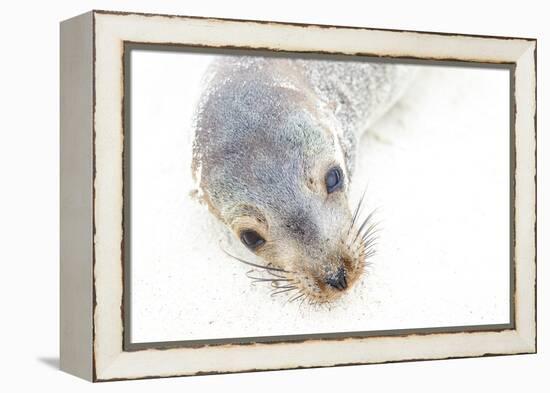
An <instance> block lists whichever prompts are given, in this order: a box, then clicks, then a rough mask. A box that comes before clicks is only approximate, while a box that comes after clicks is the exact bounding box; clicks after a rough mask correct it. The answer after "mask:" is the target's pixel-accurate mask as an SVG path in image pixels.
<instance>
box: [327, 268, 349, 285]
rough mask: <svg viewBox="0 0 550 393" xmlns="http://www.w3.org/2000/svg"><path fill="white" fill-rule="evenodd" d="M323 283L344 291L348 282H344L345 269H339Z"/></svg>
mask: <svg viewBox="0 0 550 393" xmlns="http://www.w3.org/2000/svg"><path fill="white" fill-rule="evenodd" d="M325 282H326V283H327V284H328V285H330V286H331V287H333V288H335V289H338V290H340V291H342V290H344V289H346V288H347V287H348V282H347V281H346V269H344V267H340V268H339V269H338V271H337V272H336V273H335V274H332V275H331V276H328V277H327V279H326V281H325Z"/></svg>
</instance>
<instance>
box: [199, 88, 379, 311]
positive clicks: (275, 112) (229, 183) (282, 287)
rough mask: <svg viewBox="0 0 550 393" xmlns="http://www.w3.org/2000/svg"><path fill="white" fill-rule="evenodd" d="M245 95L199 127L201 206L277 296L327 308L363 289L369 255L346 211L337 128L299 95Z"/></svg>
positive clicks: (346, 174)
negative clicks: (256, 262)
mask: <svg viewBox="0 0 550 393" xmlns="http://www.w3.org/2000/svg"><path fill="white" fill-rule="evenodd" d="M258 90H260V91H258ZM263 93H265V92H263ZM248 94H249V96H248V97H247V98H248V99H249V100H250V101H244V104H243V97H239V98H240V100H239V104H240V105H239V106H232V105H231V102H216V101H217V100H214V102H210V103H209V105H208V107H209V108H211V109H213V108H220V107H223V108H224V111H225V114H223V116H221V115H220V118H218V117H217V116H216V109H213V113H210V115H209V116H204V117H203V118H202V121H201V122H200V123H199V124H198V128H197V134H196V139H195V160H196V161H197V162H196V163H195V165H196V167H199V168H200V176H201V178H200V186H201V188H202V191H203V195H204V198H205V200H206V201H207V203H208V205H209V207H210V209H211V211H212V212H213V213H214V214H216V215H217V216H218V217H219V218H220V219H221V220H222V221H223V222H224V223H225V224H226V225H227V226H228V227H229V228H230V229H231V230H232V232H233V233H234V234H235V236H236V237H237V238H238V239H239V240H240V241H241V242H242V244H243V247H246V248H248V249H249V250H250V251H252V252H253V253H255V254H256V255H257V256H258V257H259V258H261V259H262V260H263V261H265V263H264V265H265V266H266V273H269V274H270V275H271V276H273V277H270V279H271V280H272V284H273V285H274V287H275V292H274V293H282V292H286V291H288V292H289V294H291V296H293V297H292V298H293V299H298V298H305V299H308V300H309V301H310V302H311V303H316V304H320V303H327V302H330V301H332V300H334V299H336V298H338V297H340V296H341V295H342V294H343V293H344V292H345V291H346V290H347V289H349V288H350V287H351V286H352V285H353V284H354V283H355V282H356V281H357V279H358V278H359V277H360V275H361V273H362V272H363V269H364V265H365V256H366V253H367V252H368V247H366V243H365V241H366V240H365V236H364V235H365V234H364V233H362V231H363V230H364V228H358V227H357V225H356V223H355V219H356V215H357V211H355V212H354V214H352V212H351V210H350V208H349V201H348V191H349V186H350V184H349V179H350V174H349V171H348V168H347V167H346V162H345V159H344V153H343V151H342V148H341V146H340V142H339V137H338V135H339V132H340V130H338V129H337V127H338V125H337V122H336V121H335V119H333V118H331V115H330V114H328V113H325V112H324V111H323V110H322V108H320V107H318V106H316V105H315V104H314V103H312V102H310V101H309V100H308V97H307V96H302V95H299V94H296V93H295V92H293V91H291V92H288V91H277V92H275V93H274V92H273V89H270V91H269V94H262V91H261V89H258V86H256V85H255V86H251V90H249V93H248ZM250 95H252V96H250ZM215 97H217V98H218V99H219V98H220V97H223V95H216V96H215ZM233 98H234V97H233ZM281 102H284V103H286V104H285V105H281ZM246 103H249V105H250V106H249V105H247V104H246ZM289 103H290V104H291V105H289ZM214 104H216V105H214ZM227 111H229V112H227ZM224 119H225V121H223V120H224ZM232 119H237V120H238V121H234V120H232ZM220 128H222V129H220ZM363 227H364V225H363Z"/></svg>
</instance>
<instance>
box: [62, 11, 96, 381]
mask: <svg viewBox="0 0 550 393" xmlns="http://www.w3.org/2000/svg"><path fill="white" fill-rule="evenodd" d="M93 18H94V12H93V11H90V12H87V13H84V14H81V15H79V16H75V17H74V18H71V19H68V20H65V21H62V22H61V23H60V25H59V44H60V54H59V62H60V63H59V64H60V85H59V93H60V98H59V104H60V156H59V157H60V165H59V171H60V220H59V221H60V244H59V247H60V259H59V267H60V270H59V290H60V297H59V306H60V314H59V324H60V331H59V335H60V337H59V355H60V356H59V357H60V363H59V367H60V369H61V370H62V371H65V372H67V373H69V374H73V375H75V376H77V377H80V378H83V379H86V380H88V381H93V380H94V367H93V357H94V354H93V339H94V338H93V326H92V325H93V320H92V314H93V305H92V297H93V296H92V293H93V290H94V289H93V288H94V285H93V282H92V281H93V270H92V265H93V244H92V242H93V218H92V216H93V190H92V182H93V169H92V167H93V164H92V161H93V157H92V155H93V153H92V151H93V141H92V133H93V100H94V93H93V79H94V71H93V45H94V37H93Z"/></svg>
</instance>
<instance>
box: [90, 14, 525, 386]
mask: <svg viewBox="0 0 550 393" xmlns="http://www.w3.org/2000/svg"><path fill="white" fill-rule="evenodd" d="M96 12H97V13H105V12H102V11H99V12H98V11H94V16H95V13H96ZM108 14H109V15H113V14H117V13H116V12H108ZM129 14H130V15H133V14H135V13H129ZM137 15H142V16H143V15H148V14H137ZM155 16H158V15H155ZM168 17H174V16H168ZM185 18H191V19H198V18H195V17H185ZM199 19H200V18H199ZM204 19H212V18H204ZM213 19H216V20H220V19H218V18H213ZM222 21H223V19H222ZM237 21H238V20H237ZM247 22H248V21H247ZM251 22H255V21H251ZM272 23H273V24H276V25H292V24H285V23H281V22H272ZM325 27H328V26H325ZM344 28H345V27H344ZM361 29H364V30H371V29H367V28H361ZM390 31H392V32H393V30H390ZM395 32H396V33H398V32H400V31H395ZM413 33H418V32H413ZM425 34H434V33H430V32H428V33H425ZM450 35H452V36H466V37H471V35H455V34H450ZM484 37H486V36H482V37H480V38H484ZM494 38H497V39H507V38H505V37H494ZM522 40H525V41H526V44H527V46H526V51H527V50H528V49H529V45H528V44H530V43H533V41H534V45H533V46H532V48H531V49H532V50H533V52H534V54H535V56H534V62H535V69H534V72H535V75H534V79H535V84H534V89H535V92H536V40H535V39H522ZM94 45H95V39H94ZM466 61H470V60H466ZM527 65H529V64H527ZM94 76H95V72H94ZM529 94H531V92H529ZM94 98H95V94H94ZM534 105H535V108H534V116H535V117H534V118H535V122H534V128H533V130H532V131H533V132H534V136H535V153H536V95H535V97H534ZM517 106H518V105H517V103H516V109H517ZM516 124H517V119H516ZM516 143H517V140H516ZM534 171H535V184H534V185H535V188H536V161H535V166H534ZM534 213H535V214H534V217H533V219H534V223H535V228H534V234H535V235H536V194H535V205H534ZM516 217H517V215H516ZM534 258H535V261H534V262H535V266H534V273H535V275H534V280H535V291H536V248H535V250H534ZM94 284H95V283H94ZM516 301H517V300H516ZM534 301H535V302H536V293H535V297H534ZM534 312H535V315H534V321H533V322H534V323H535V325H534V335H533V334H531V333H532V332H526V331H525V330H524V329H523V328H522V329H521V331H520V330H519V329H516V333H518V335H517V337H516V338H517V339H520V340H521V341H522V342H523V343H524V346H523V350H520V351H517V352H512V353H504V352H503V353H486V354H478V355H465V356H450V357H433V358H426V359H406V358H403V360H393V361H382V362H377V361H374V362H360V363H349V364H371V363H386V362H401V361H411V360H432V359H433V360H435V359H443V358H462V357H474V356H498V355H506V354H521V353H535V352H536V309H535V310H534ZM516 317H517V316H516ZM519 333H522V334H519ZM523 333H525V334H523ZM94 341H95V336H94ZM114 362H115V363H116V361H114ZM346 364H347V363H346ZM346 364H330V365H321V366H315V365H312V366H305V367H307V368H313V367H330V366H338V365H346ZM292 368H304V367H302V366H296V367H293V366H291V367H282V368H277V369H292ZM262 370H266V371H267V370H271V369H270V368H265V369H261V370H253V369H250V370H239V371H216V372H198V373H191V374H185V373H183V374H181V373H176V374H170V375H152V376H143V377H130V378H124V377H121V378H117V377H108V378H104V377H102V376H100V377H97V375H96V372H95V353H94V377H93V380H94V381H107V380H120V379H141V378H155V377H169V376H183V375H202V374H211V373H233V372H244V371H262ZM101 374H103V373H101Z"/></svg>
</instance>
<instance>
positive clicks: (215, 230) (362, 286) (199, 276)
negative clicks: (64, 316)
mask: <svg viewBox="0 0 550 393" xmlns="http://www.w3.org/2000/svg"><path fill="white" fill-rule="evenodd" d="M132 56H133V58H132V78H133V82H132V112H131V113H132V131H131V132H132V139H131V141H132V145H131V149H132V162H131V165H132V179H131V180H132V227H131V233H132V260H131V266H132V267H131V269H132V270H131V274H132V276H131V280H132V281H131V282H132V307H131V309H132V315H131V317H132V324H131V326H132V332H131V334H132V339H133V341H134V342H159V341H180V340H197V339H210V338H226V337H249V336H272V335H286V334H305V333H326V332H342V331H368V330H390V329H409V328H419V327H439V326H462V325H478V324H497V323H507V322H508V319H509V247H508V244H509V230H510V227H509V218H510V216H509V98H508V91H509V75H508V72H507V71H505V70H494V69H487V68H465V67H433V66H422V67H420V68H421V69H420V71H419V74H418V77H417V79H416V80H415V82H414V84H413V86H411V88H410V89H409V90H408V92H407V94H406V96H405V97H404V98H403V99H402V100H401V101H400V102H399V103H398V104H397V105H396V107H394V108H393V109H392V111H391V112H390V113H388V114H387V115H386V116H385V117H384V119H383V120H381V121H379V122H378V123H377V124H375V125H374V126H373V127H372V128H371V129H370V130H369V131H368V132H367V133H365V135H364V138H363V139H362V140H361V143H360V147H359V153H358V161H357V169H356V173H355V175H354V179H353V184H352V198H351V200H352V203H356V201H357V200H358V198H359V196H360V194H361V192H362V191H363V189H364V188H365V186H366V185H368V192H367V198H366V201H367V203H366V207H367V209H373V208H379V212H378V215H377V218H378V220H380V221H381V224H382V228H383V230H382V232H381V236H380V240H379V245H378V254H377V255H376V256H375V257H374V258H373V259H372V266H371V267H370V268H369V270H368V271H367V273H366V274H365V275H364V277H363V280H362V281H361V282H360V283H359V284H358V285H356V286H355V287H354V288H353V290H351V291H350V293H349V294H348V295H347V296H346V297H345V298H344V299H342V300H341V301H339V302H338V303H335V304H334V305H332V307H331V308H330V309H312V308H311V307H309V306H308V305H307V304H306V303H303V304H301V305H300V303H299V302H294V303H287V300H288V297H285V296H284V295H281V296H278V297H270V295H269V290H270V288H269V286H268V285H262V284H255V285H252V284H251V280H250V279H249V278H247V277H246V273H247V271H249V270H250V268H249V267H247V266H245V265H243V264H241V263H239V262H237V261H235V260H232V259H231V258H229V257H227V256H226V254H225V253H224V252H223V251H222V250H221V247H222V246H223V247H225V248H227V249H229V250H231V252H233V253H234V254H238V255H240V256H244V257H246V258H248V259H250V260H252V259H253V258H254V257H253V255H252V254H251V253H250V252H248V251H246V249H245V248H244V247H243V246H241V245H240V243H239V242H238V241H232V238H231V237H230V236H228V235H227V232H225V231H224V230H223V228H222V227H221V226H220V225H219V224H218V223H217V221H216V219H215V218H213V217H212V216H211V215H210V213H209V212H208V211H207V209H206V208H205V207H204V206H202V205H199V204H198V203H197V201H196V200H195V199H193V198H192V197H191V195H190V193H191V191H192V190H193V188H194V183H193V181H192V178H191V169H190V168H191V141H192V130H191V121H190V119H191V115H192V110H193V102H194V100H195V99H196V97H197V95H198V92H199V91H200V77H201V75H202V73H203V71H204V68H205V67H206V66H207V64H208V62H209V61H210V60H211V58H210V57H209V56H206V55H201V54H185V53H177V52H146V51H140V52H134V53H133V55H132Z"/></svg>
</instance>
